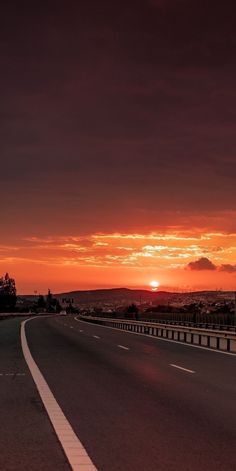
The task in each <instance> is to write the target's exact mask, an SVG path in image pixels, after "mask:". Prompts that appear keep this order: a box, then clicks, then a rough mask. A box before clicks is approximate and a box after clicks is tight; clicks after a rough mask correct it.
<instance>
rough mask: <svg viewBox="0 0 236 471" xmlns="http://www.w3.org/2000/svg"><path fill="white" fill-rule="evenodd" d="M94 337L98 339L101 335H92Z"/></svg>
mask: <svg viewBox="0 0 236 471" xmlns="http://www.w3.org/2000/svg"><path fill="white" fill-rule="evenodd" d="M93 337H94V338H95V339H100V338H101V337H98V335H93Z"/></svg>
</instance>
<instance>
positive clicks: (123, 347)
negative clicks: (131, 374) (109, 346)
mask: <svg viewBox="0 0 236 471" xmlns="http://www.w3.org/2000/svg"><path fill="white" fill-rule="evenodd" d="M117 347H119V348H122V349H123V350H129V348H128V347H125V346H124V345H117Z"/></svg>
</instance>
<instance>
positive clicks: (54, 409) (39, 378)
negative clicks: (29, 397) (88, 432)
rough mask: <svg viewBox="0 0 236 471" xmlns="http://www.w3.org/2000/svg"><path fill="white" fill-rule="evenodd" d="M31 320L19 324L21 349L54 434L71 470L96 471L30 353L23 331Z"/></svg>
mask: <svg viewBox="0 0 236 471" xmlns="http://www.w3.org/2000/svg"><path fill="white" fill-rule="evenodd" d="M34 319H37V318H34ZM31 320H33V319H27V320H26V321H23V322H22V324H21V345H22V350H23V354H24V357H25V361H26V363H27V365H28V367H29V370H30V372H31V375H32V377H33V380H34V382H35V384H36V387H37V389H38V392H39V394H40V396H41V399H42V401H43V404H44V406H45V409H46V411H47V413H48V416H49V418H50V420H51V423H52V425H53V427H54V430H55V432H56V435H57V437H58V439H59V441H60V443H61V445H62V448H63V450H64V452H65V455H66V457H67V459H68V461H69V463H70V466H71V469H72V471H79V470H83V471H97V469H96V467H95V466H94V464H93V462H92V461H91V459H90V458H89V456H88V454H87V452H86V450H85V448H84V447H83V445H82V443H81V442H80V440H79V439H78V437H77V435H76V434H75V432H74V430H73V429H72V427H71V425H70V423H69V422H68V420H67V418H66V417H65V415H64V413H63V411H62V410H61V408H60V406H59V404H58V403H57V401H56V399H55V397H54V396H53V394H52V392H51V390H50V388H49V386H48V384H47V382H46V381H45V379H44V377H43V375H42V373H41V371H40V370H39V368H38V366H37V364H36V363H35V361H34V359H33V357H32V355H31V352H30V349H29V346H28V343H27V339H26V333H25V324H26V322H29V321H31Z"/></svg>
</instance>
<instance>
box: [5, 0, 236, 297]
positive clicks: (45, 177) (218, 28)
mask: <svg viewBox="0 0 236 471" xmlns="http://www.w3.org/2000/svg"><path fill="white" fill-rule="evenodd" d="M235 31H236V30H235V3H234V2H233V1H226V2H222V0H221V1H219V0H215V1H213V0H209V1H207V2H206V0H204V1H203V0H124V1H123V0H119V1H118V0H113V1H111V0H109V1H108V0H100V1H97V0H86V1H85V0H84V1H79V2H78V1H67V2H65V1H59V0H58V1H50V0H49V1H48V2H39V1H34V2H29V1H23V0H22V2H13V1H9V0H3V2H1V15H0V46H1V47H0V61H1V62H0V64H1V76H0V82H1V88H0V90H1V91H0V93H1V106H0V130H1V131H0V132H1V137H0V146H1V149H0V150H1V152H0V161H1V166H0V274H3V273H5V272H6V271H8V272H9V273H10V275H11V276H13V277H15V278H16V283H17V288H18V292H20V293H32V292H34V291H36V290H37V291H38V292H46V290H47V288H48V287H50V288H51V289H52V291H54V292H60V291H68V290H72V289H92V288H100V287H103V288H108V287H119V286H126V287H130V288H146V287H148V284H149V282H150V281H151V280H153V279H156V280H158V281H159V282H160V289H170V290H176V289H178V290H190V289H216V288H223V289H235V288H236V89H235V83H236V64H235V57H236V32H235Z"/></svg>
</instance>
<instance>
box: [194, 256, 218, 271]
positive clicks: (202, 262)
mask: <svg viewBox="0 0 236 471" xmlns="http://www.w3.org/2000/svg"><path fill="white" fill-rule="evenodd" d="M187 268H189V269H190V270H195V271H201V270H211V271H212V270H216V269H217V266H216V265H214V263H212V262H211V261H210V260H209V259H208V258H206V257H201V258H199V260H196V261H195V262H190V263H189V264H188V265H187Z"/></svg>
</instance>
